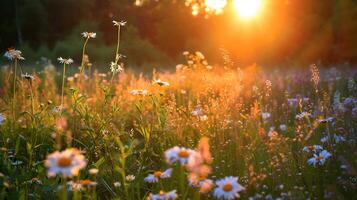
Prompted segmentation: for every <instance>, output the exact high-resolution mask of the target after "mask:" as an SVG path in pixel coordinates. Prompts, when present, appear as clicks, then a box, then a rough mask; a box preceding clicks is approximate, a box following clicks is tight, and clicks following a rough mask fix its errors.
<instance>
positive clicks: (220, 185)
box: [213, 176, 245, 199]
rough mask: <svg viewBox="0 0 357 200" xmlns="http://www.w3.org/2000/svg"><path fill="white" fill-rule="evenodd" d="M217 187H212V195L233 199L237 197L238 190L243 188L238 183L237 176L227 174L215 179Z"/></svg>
mask: <svg viewBox="0 0 357 200" xmlns="http://www.w3.org/2000/svg"><path fill="white" fill-rule="evenodd" d="M216 185H217V187H216V188H215V189H214V192H213V195H214V196H215V197H217V198H219V199H235V198H236V197H239V192H241V191H244V190H245V188H244V187H243V186H241V185H240V184H239V183H238V178H237V177H233V176H229V177H226V178H223V179H220V180H218V181H216Z"/></svg>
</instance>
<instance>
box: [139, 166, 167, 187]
mask: <svg viewBox="0 0 357 200" xmlns="http://www.w3.org/2000/svg"><path fill="white" fill-rule="evenodd" d="M171 174H172V169H171V168H170V169H167V170H165V171H164V172H161V171H155V172H154V173H153V174H149V175H148V176H147V177H145V179H144V181H146V182H148V183H155V182H158V181H159V179H164V178H170V177H171Z"/></svg>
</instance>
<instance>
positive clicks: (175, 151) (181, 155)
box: [165, 146, 194, 165]
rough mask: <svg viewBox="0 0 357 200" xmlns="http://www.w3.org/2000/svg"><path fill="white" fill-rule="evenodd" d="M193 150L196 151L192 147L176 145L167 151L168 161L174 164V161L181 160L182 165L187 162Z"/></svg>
mask: <svg viewBox="0 0 357 200" xmlns="http://www.w3.org/2000/svg"><path fill="white" fill-rule="evenodd" d="M193 152H194V151H193V150H191V149H187V148H185V147H178V146H175V147H173V148H171V149H168V150H166V151H165V157H166V161H167V162H168V163H169V164H173V163H174V162H176V161H179V162H180V163H181V165H185V164H187V162H188V159H189V157H190V156H191V155H192V154H193Z"/></svg>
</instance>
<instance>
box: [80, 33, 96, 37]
mask: <svg viewBox="0 0 357 200" xmlns="http://www.w3.org/2000/svg"><path fill="white" fill-rule="evenodd" d="M82 36H83V37H84V38H95V37H97V34H96V33H93V32H83V33H82Z"/></svg>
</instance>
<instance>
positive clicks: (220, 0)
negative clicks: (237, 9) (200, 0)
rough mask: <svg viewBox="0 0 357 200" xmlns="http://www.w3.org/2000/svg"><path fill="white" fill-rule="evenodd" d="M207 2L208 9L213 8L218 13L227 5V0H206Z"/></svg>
mask: <svg viewBox="0 0 357 200" xmlns="http://www.w3.org/2000/svg"><path fill="white" fill-rule="evenodd" d="M205 4H206V8H207V9H209V10H213V11H214V12H215V13H216V14H219V13H221V12H222V11H223V8H224V7H225V6H226V5H227V0H206V1H205Z"/></svg>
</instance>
